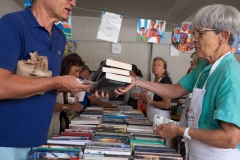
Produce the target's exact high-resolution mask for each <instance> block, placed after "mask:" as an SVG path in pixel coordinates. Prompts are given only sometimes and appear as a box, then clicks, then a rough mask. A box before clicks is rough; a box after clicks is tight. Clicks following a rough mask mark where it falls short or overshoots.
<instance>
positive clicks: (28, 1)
mask: <svg viewBox="0 0 240 160" xmlns="http://www.w3.org/2000/svg"><path fill="white" fill-rule="evenodd" d="M31 5H32V0H24V7H26V6H31Z"/></svg>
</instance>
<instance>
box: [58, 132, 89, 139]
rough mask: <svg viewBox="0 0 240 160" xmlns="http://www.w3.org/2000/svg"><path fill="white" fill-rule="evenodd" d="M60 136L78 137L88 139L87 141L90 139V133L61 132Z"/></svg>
mask: <svg viewBox="0 0 240 160" xmlns="http://www.w3.org/2000/svg"><path fill="white" fill-rule="evenodd" d="M61 135H62V136H80V137H88V138H89V139H91V138H92V136H93V134H92V133H84V132H62V133H61Z"/></svg>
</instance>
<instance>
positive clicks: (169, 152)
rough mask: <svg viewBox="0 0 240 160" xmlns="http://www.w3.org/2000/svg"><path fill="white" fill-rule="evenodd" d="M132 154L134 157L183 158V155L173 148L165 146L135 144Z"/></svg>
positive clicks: (173, 159)
mask: <svg viewBox="0 0 240 160" xmlns="http://www.w3.org/2000/svg"><path fill="white" fill-rule="evenodd" d="M133 154H134V155H133V156H134V158H136V159H167V160H183V157H182V156H181V155H180V154H179V153H178V152H177V151H176V150H175V149H174V148H166V147H157V146H136V147H135V148H134V151H133Z"/></svg>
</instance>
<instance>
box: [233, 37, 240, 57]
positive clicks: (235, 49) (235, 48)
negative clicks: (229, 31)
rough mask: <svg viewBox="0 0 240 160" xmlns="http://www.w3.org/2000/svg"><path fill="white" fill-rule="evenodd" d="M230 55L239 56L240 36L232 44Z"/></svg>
mask: <svg viewBox="0 0 240 160" xmlns="http://www.w3.org/2000/svg"><path fill="white" fill-rule="evenodd" d="M232 53H235V54H240V36H239V37H238V38H237V39H236V40H235V41H234V42H233V45H232Z"/></svg>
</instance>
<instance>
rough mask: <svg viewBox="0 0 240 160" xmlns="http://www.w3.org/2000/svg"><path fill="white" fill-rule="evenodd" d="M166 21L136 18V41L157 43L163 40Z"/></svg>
mask: <svg viewBox="0 0 240 160" xmlns="http://www.w3.org/2000/svg"><path fill="white" fill-rule="evenodd" d="M165 27H166V21H162V20H150V19H138V25H137V34H136V41H137V42H150V43H159V44H162V43H163V42H164V36H165Z"/></svg>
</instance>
